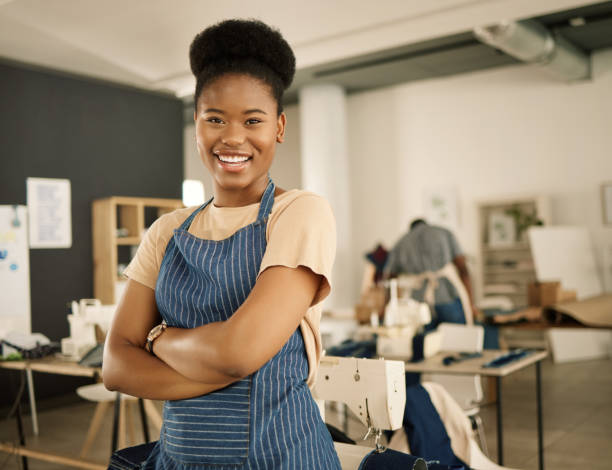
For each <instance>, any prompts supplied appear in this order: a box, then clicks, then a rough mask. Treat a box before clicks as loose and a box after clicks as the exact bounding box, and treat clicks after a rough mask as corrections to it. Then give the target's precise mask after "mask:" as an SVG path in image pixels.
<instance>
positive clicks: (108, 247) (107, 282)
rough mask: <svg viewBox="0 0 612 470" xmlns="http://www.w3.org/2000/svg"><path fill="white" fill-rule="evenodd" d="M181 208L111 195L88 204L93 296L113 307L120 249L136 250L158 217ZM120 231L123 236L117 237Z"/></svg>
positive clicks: (175, 203)
mask: <svg viewBox="0 0 612 470" xmlns="http://www.w3.org/2000/svg"><path fill="white" fill-rule="evenodd" d="M181 207H183V202H182V201H181V200H180V199H157V198H144V197H124V196H112V197H108V198H104V199H96V200H95V201H94V202H93V203H92V238H93V267H94V273H93V277H94V297H95V298H97V299H100V301H101V302H102V303H103V304H105V305H108V304H115V303H117V300H118V299H116V298H115V291H116V287H117V286H116V285H117V282H119V281H118V278H119V275H118V273H117V266H118V264H119V250H120V247H136V246H138V245H139V244H140V242H141V240H142V237H143V235H144V233H145V231H146V229H147V227H148V226H149V225H150V224H151V223H152V222H153V220H155V219H157V218H158V217H160V216H161V215H163V214H165V213H167V212H172V211H173V210H175V209H179V208H181ZM118 229H122V231H123V232H124V234H125V236H118V232H117V230H118Z"/></svg>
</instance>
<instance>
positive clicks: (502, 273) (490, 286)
mask: <svg viewBox="0 0 612 470" xmlns="http://www.w3.org/2000/svg"><path fill="white" fill-rule="evenodd" d="M512 208H518V209H520V210H521V211H522V212H524V213H526V214H534V215H535V216H536V217H537V218H538V219H540V220H542V222H543V223H544V225H549V224H550V208H549V203H548V199H547V198H545V197H543V196H529V197H520V198H506V199H498V200H489V201H481V202H480V203H479V204H478V216H479V234H480V247H481V249H480V255H481V261H482V264H481V267H482V289H481V292H482V293H483V295H485V296H493V295H495V296H506V297H509V298H510V300H512V302H513V303H514V305H515V307H523V306H526V305H527V284H528V283H530V282H533V281H535V280H536V277H535V269H534V265H533V259H532V257H531V249H530V247H529V240H528V238H527V231H526V230H525V231H523V232H522V233H521V234H520V236H519V234H518V233H515V234H514V237H513V238H514V240H513V241H510V242H508V243H507V244H503V245H502V244H500V245H492V244H491V243H490V223H491V216H492V214H499V213H500V212H501V213H502V214H506V212H507V211H508V210H509V209H512ZM496 287H497V289H496Z"/></svg>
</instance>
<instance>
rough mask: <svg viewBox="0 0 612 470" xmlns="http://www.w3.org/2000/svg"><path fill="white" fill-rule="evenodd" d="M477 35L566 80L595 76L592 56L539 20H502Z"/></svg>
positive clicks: (511, 54) (478, 30) (477, 30)
mask: <svg viewBox="0 0 612 470" xmlns="http://www.w3.org/2000/svg"><path fill="white" fill-rule="evenodd" d="M474 34H475V35H476V37H477V38H478V39H479V40H480V41H481V42H483V43H485V44H488V45H489V46H492V47H494V48H496V49H500V50H502V51H504V52H505V53H506V54H508V55H510V56H512V57H515V58H517V59H519V60H522V61H523V62H527V63H532V64H539V65H541V66H543V68H544V69H545V70H547V71H549V72H550V73H552V74H553V75H555V76H556V77H558V78H561V79H563V80H567V81H573V80H582V79H586V78H590V76H591V60H590V57H589V56H588V55H586V54H585V53H584V52H582V51H581V50H579V49H578V48H577V47H576V46H574V45H573V44H571V43H570V42H568V41H566V40H565V39H563V38H562V37H560V36H556V37H555V36H553V35H552V34H551V32H550V31H549V30H548V29H546V28H545V27H544V26H542V25H541V24H540V23H538V22H536V21H533V20H525V21H518V22H516V21H502V22H500V23H497V24H494V25H489V26H479V27H477V28H474Z"/></svg>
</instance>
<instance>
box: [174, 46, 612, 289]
mask: <svg viewBox="0 0 612 470" xmlns="http://www.w3.org/2000/svg"><path fill="white" fill-rule="evenodd" d="M347 106H348V109H347V111H348V131H349V135H348V138H349V165H350V170H349V171H350V191H351V197H352V201H351V203H352V214H351V216H352V226H353V230H352V236H353V240H352V243H353V247H352V249H353V253H354V256H355V259H360V260H362V259H363V255H364V253H366V252H367V251H370V250H371V249H372V248H373V247H374V245H375V244H376V243H377V242H382V243H383V244H384V245H385V246H387V247H390V246H392V244H393V243H394V242H395V241H396V240H397V239H398V238H399V237H400V236H401V235H402V234H403V233H404V232H405V231H406V230H407V225H408V223H409V221H410V220H411V219H412V218H413V217H414V216H415V215H419V214H422V211H423V207H422V196H423V191H424V190H425V189H426V188H431V187H445V186H450V187H454V188H456V189H457V192H458V196H459V200H460V228H459V230H458V231H457V236H458V238H459V241H460V243H461V245H462V246H463V248H464V250H465V251H466V253H467V255H468V258H469V259H470V267H471V269H472V271H473V272H474V274H475V277H476V278H477V279H479V278H480V272H479V266H478V265H479V263H478V262H477V261H478V257H477V255H478V233H477V228H476V224H477V213H476V203H477V201H479V200H486V199H489V198H497V197H506V196H515V195H523V194H543V195H547V196H549V197H550V199H551V206H552V221H553V223H555V224H569V225H583V226H587V227H588V228H589V229H590V230H591V233H592V234H593V239H594V241H595V244H596V257H597V259H598V261H599V262H600V263H601V262H602V261H601V259H602V257H603V255H602V253H603V249H604V248H603V247H604V244H606V243H607V244H612V228H605V227H604V226H603V225H602V210H601V196H600V187H601V184H602V183H603V182H604V181H612V49H609V50H606V51H602V52H599V53H597V54H595V55H594V57H593V79H592V80H590V81H588V82H584V83H577V84H567V83H562V82H557V81H554V80H553V79H551V78H550V77H549V76H548V75H547V74H545V73H543V72H542V71H541V70H539V69H538V68H537V67H535V66H510V67H504V68H498V69H494V70H490V71H482V72H477V73H472V74H465V75H458V76H453V77H447V78H441V79H436V80H427V81H422V82H411V83H406V84H403V85H398V86H394V87H389V88H385V89H380V90H375V91H369V92H363V93H358V94H353V95H349V97H348V101H347ZM286 112H287V117H288V125H287V139H286V142H285V143H284V144H282V145H281V146H279V148H278V152H277V156H276V160H275V163H274V165H273V167H272V177H273V178H274V179H275V181H277V182H278V184H279V185H281V186H282V187H285V188H287V189H290V188H295V187H301V174H300V156H299V154H300V150H299V149H300V143H299V122H298V119H299V113H298V110H297V106H289V107H288V108H287V110H286ZM185 135H186V141H185V175H186V178H195V179H201V180H203V181H204V183H205V186H206V191H207V195H210V194H211V193H210V190H211V187H210V181H209V178H208V175H207V173H206V170H205V169H204V167H203V165H202V163H201V162H200V160H199V157H198V156H197V152H196V150H195V136H194V130H193V126H188V127H187V128H186V131H185ZM339 243H342V240H339ZM362 266H363V264H357V266H356V269H354V270H353V272H350V273H344V274H341V273H339V275H345V276H347V277H350V278H351V279H353V282H354V286H355V292H358V290H357V289H358V287H359V283H360V281H361V276H362V269H361V267H362ZM608 289H609V290H612V286H610V285H608Z"/></svg>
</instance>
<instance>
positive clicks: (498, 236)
mask: <svg viewBox="0 0 612 470" xmlns="http://www.w3.org/2000/svg"><path fill="white" fill-rule="evenodd" d="M515 242H516V223H515V222H514V217H512V216H511V215H508V214H505V213H504V212H502V211H494V212H491V213H490V214H489V246H491V247H499V246H508V245H512V244H514V243H515Z"/></svg>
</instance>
